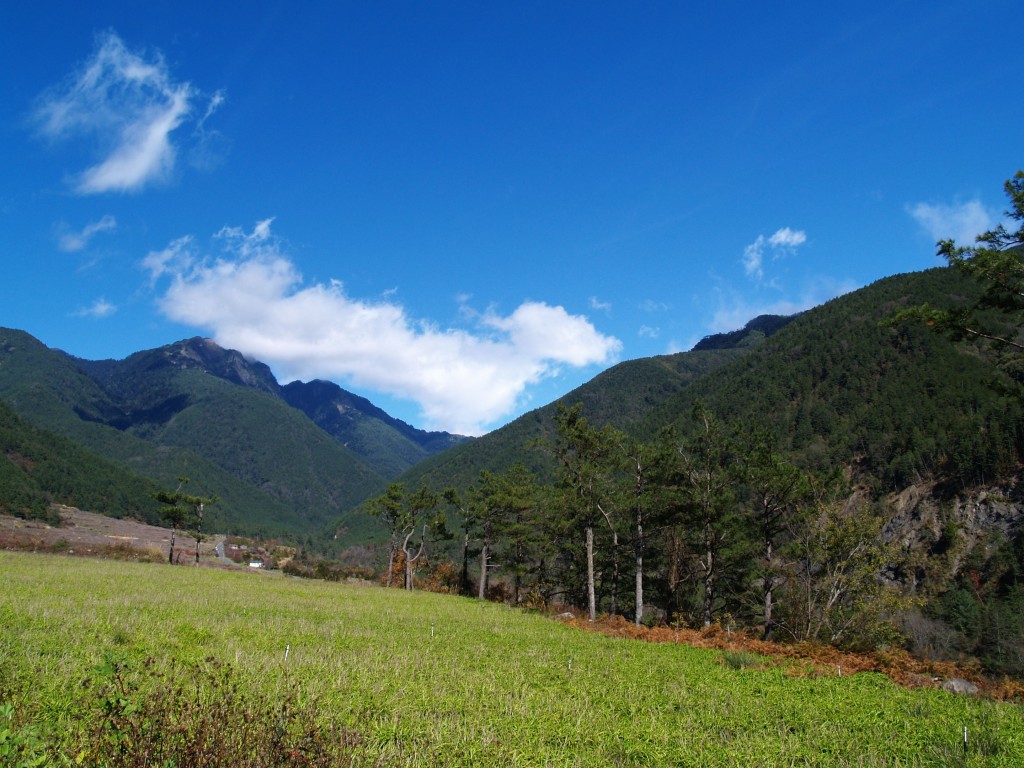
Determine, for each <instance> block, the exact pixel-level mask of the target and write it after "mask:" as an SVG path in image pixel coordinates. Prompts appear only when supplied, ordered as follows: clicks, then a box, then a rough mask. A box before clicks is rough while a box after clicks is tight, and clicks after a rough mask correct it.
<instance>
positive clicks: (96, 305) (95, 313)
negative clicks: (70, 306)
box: [74, 299, 117, 320]
mask: <svg viewBox="0 0 1024 768" xmlns="http://www.w3.org/2000/svg"><path fill="white" fill-rule="evenodd" d="M116 311H117V307H116V306H114V305H113V304H111V303H110V302H109V301H107V300H106V299H97V300H96V301H94V302H93V303H92V304H91V305H90V306H88V307H84V308H83V309H80V310H78V311H77V312H75V313H74V316H75V317H92V318H95V319H97V320H98V319H101V318H104V317H109V316H110V315H112V314H114V313H115V312H116Z"/></svg>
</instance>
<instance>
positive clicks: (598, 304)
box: [590, 296, 612, 315]
mask: <svg viewBox="0 0 1024 768" xmlns="http://www.w3.org/2000/svg"><path fill="white" fill-rule="evenodd" d="M590 308H591V309H592V310H594V311H595V312H604V313H605V314H606V315H607V314H609V313H610V312H611V311H612V304H611V302H610V301H600V300H599V299H598V298H597V296H591V297H590Z"/></svg>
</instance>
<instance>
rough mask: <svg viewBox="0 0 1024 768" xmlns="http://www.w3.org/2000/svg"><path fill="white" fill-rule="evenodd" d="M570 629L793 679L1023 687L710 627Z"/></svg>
mask: <svg viewBox="0 0 1024 768" xmlns="http://www.w3.org/2000/svg"><path fill="white" fill-rule="evenodd" d="M566 623H567V624H569V625H570V626H573V627H576V628H578V629H581V630H586V631H590V632H600V633H602V634H604V635H608V636H610V637H623V638H629V639H633V640H644V641H646V642H651V643H684V644H686V645H691V646H694V647H697V648H715V649H719V650H722V651H734V652H746V653H754V654H757V655H759V656H764V657H766V658H768V659H770V660H771V661H770V663H771V664H775V665H779V666H782V667H784V669H785V672H786V674H789V675H793V676H796V677H800V676H814V677H820V676H824V675H849V674H855V673H857V672H880V673H882V674H884V675H886V676H887V677H889V678H890V679H891V680H893V682H895V683H897V684H899V685H902V686H904V687H907V688H924V687H936V686H938V685H940V684H941V682H942V681H943V680H948V679H950V678H960V679H962V680H969V681H970V682H972V683H974V684H975V685H976V686H978V689H979V692H980V693H981V694H983V695H985V696H987V697H990V698H994V699H999V700H1004V701H1006V700H1024V682H1021V681H1019V680H1013V679H1011V678H1002V679H994V678H990V677H986V676H985V675H983V674H982V673H981V670H980V668H979V667H978V666H977V665H973V664H969V665H963V664H956V663H954V662H948V661H933V660H927V659H916V658H914V657H912V656H911V655H910V654H908V653H907V652H906V651H903V650H898V649H889V650H882V651H875V652H872V653H853V652H850V651H843V650H840V649H838V648H833V647H832V646H827V645H817V644H814V643H777V642H766V641H764V640H761V639H760V638H758V637H756V636H754V635H753V634H751V633H750V632H747V631H735V630H729V629H727V628H725V627H722V626H721V625H719V624H713V625H712V626H710V627H707V628H706V629H700V630H696V629H687V628H679V629H676V628H673V627H666V626H661V627H638V626H636V624H634V623H632V622H630V621H628V620H626V619H625V618H623V617H622V616H601V617H599V618H598V620H597V621H595V622H590V621H587V620H586V618H583V617H579V616H574V617H573V618H572V619H566Z"/></svg>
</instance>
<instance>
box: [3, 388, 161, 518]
mask: <svg viewBox="0 0 1024 768" xmlns="http://www.w3.org/2000/svg"><path fill="white" fill-rule="evenodd" d="M156 490H157V484H156V483H155V482H153V481H152V480H148V479H146V478H143V477H141V476H139V475H137V474H134V473H132V472H130V471H129V470H127V469H125V468H124V467H121V466H119V465H117V464H115V463H113V462H111V461H107V460H105V459H102V458H100V457H98V456H96V455H95V454H92V453H91V452H89V451H87V450H86V449H84V448H83V447H82V446H80V445H79V444H77V443H75V442H73V441H71V440H68V439H67V438H65V437H62V436H60V435H58V434H56V433H54V432H49V431H47V430H43V429H40V428H39V427H36V426H33V425H32V424H30V423H29V422H27V421H25V420H24V419H22V418H21V417H19V416H18V415H17V414H16V413H15V412H14V410H13V409H12V408H11V407H10V406H9V405H8V404H7V403H5V402H3V401H2V400H0V513H4V514H11V515H14V516H16V517H25V518H36V519H41V520H46V521H47V522H52V523H56V522H58V521H57V519H56V517H55V516H54V515H53V514H52V512H51V510H50V505H51V504H54V503H56V504H65V505H67V506H74V507H80V508H83V509H91V510H95V511H97V512H101V513H103V514H106V515H112V516H115V517H126V516H132V517H137V518H141V519H144V520H146V521H147V522H158V514H157V509H156V505H155V504H154V502H153V497H152V494H153V493H154V492H155V491H156Z"/></svg>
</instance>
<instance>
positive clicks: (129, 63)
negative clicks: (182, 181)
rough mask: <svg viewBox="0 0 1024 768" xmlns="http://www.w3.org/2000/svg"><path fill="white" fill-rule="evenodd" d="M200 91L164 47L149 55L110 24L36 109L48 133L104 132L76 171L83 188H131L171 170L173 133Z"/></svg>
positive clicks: (62, 137) (81, 190) (39, 123)
mask: <svg viewBox="0 0 1024 768" xmlns="http://www.w3.org/2000/svg"><path fill="white" fill-rule="evenodd" d="M195 95H196V92H195V90H194V89H193V88H192V86H191V84H189V83H176V82H174V81H172V79H171V77H170V74H169V72H168V70H167V66H166V64H165V63H164V61H163V58H162V57H160V56H159V55H158V54H157V55H154V56H151V57H150V58H148V59H147V58H145V57H144V56H142V55H140V54H138V53H133V52H131V51H129V50H128V49H127V48H126V47H125V44H124V42H123V41H122V40H121V38H120V37H118V36H117V34H115V33H114V32H107V33H105V34H103V35H101V36H100V37H99V39H98V44H97V49H96V52H95V53H94V55H93V56H92V58H91V59H89V60H88V61H86V62H85V64H84V65H82V67H81V68H80V69H79V70H78V71H76V72H75V73H73V74H72V75H71V76H70V77H68V78H67V80H65V82H63V83H62V84H60V85H59V86H56V87H54V88H53V89H51V90H50V91H48V92H46V93H45V94H43V95H42V97H40V100H39V103H38V105H37V108H36V110H35V114H34V116H33V117H34V120H35V123H36V125H37V127H38V130H39V132H40V133H42V134H43V135H44V136H46V137H48V138H51V139H59V140H65V139H72V138H77V137H83V136H84V137H92V138H98V139H99V143H100V146H101V147H102V152H103V155H102V158H101V159H100V160H99V162H97V163H96V164H95V165H93V166H91V167H89V168H87V169H86V170H84V171H83V172H81V173H80V174H79V175H78V176H77V177H76V179H75V189H76V191H77V192H79V193H81V194H95V193H100V192H111V191H118V192H127V191H133V190H138V189H141V188H142V187H143V186H145V185H146V184H147V183H150V182H153V181H159V180H161V179H164V178H166V177H167V175H168V174H169V173H170V171H171V170H172V168H173V167H174V161H175V146H174V144H173V143H172V142H171V134H172V132H173V131H174V130H175V129H176V128H178V126H179V125H181V123H182V122H183V121H184V120H185V119H186V118H187V117H188V115H189V113H190V112H191V109H192V104H191V102H192V99H193V98H194V97H195ZM222 100H223V96H219V99H218V97H215V99H214V101H216V103H217V104H219V103H220V101H222ZM213 103H214V102H211V108H208V110H207V115H206V116H205V117H204V120H205V118H206V117H208V116H209V115H210V114H212V111H211V109H215V106H213Z"/></svg>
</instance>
